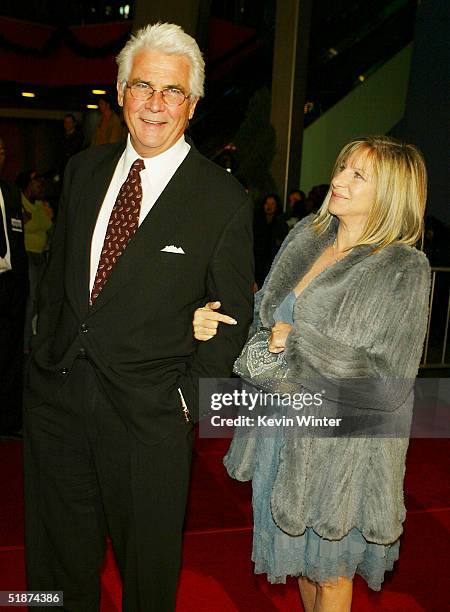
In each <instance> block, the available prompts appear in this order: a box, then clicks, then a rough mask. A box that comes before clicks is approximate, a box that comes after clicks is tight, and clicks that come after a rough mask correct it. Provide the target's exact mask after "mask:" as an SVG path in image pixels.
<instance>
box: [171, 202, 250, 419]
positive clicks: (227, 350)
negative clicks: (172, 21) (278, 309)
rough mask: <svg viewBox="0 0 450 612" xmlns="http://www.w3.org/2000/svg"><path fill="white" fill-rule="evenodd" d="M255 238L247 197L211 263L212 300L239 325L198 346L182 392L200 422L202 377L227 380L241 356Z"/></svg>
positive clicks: (226, 231)
mask: <svg viewBox="0 0 450 612" xmlns="http://www.w3.org/2000/svg"><path fill="white" fill-rule="evenodd" d="M253 278H254V275H253V235H252V212H251V203H250V201H249V200H248V199H247V198H246V199H245V200H244V201H243V203H242V205H241V206H240V207H239V208H238V209H237V211H236V212H235V214H234V215H233V217H232V218H231V219H230V221H229V222H228V223H227V225H226V227H225V228H224V230H223V232H222V235H221V236H220V238H219V240H218V242H217V245H216V248H215V250H214V255H213V258H212V260H211V262H210V264H209V270H208V278H207V290H208V298H209V300H211V301H215V300H219V301H220V302H221V304H222V306H221V311H222V312H225V313H227V314H228V315H230V316H232V317H233V318H234V319H236V321H237V325H223V326H221V329H220V333H218V334H217V336H215V337H214V338H213V339H212V340H210V341H209V342H200V343H199V344H198V346H197V350H196V352H195V355H194V358H193V361H192V362H191V364H190V366H189V372H188V374H187V375H186V376H185V377H183V379H182V380H180V386H181V390H182V392H183V395H184V398H185V400H186V404H187V407H188V409H189V411H190V413H191V418H192V420H193V421H197V420H198V418H199V417H198V404H199V392H198V384H199V379H200V378H227V377H229V376H230V374H231V371H232V367H233V363H234V361H235V359H236V357H237V356H238V355H239V353H240V351H241V349H242V346H243V345H244V342H245V340H246V339H247V334H248V328H249V325H250V323H251V320H252V311H253V292H252V285H253Z"/></svg>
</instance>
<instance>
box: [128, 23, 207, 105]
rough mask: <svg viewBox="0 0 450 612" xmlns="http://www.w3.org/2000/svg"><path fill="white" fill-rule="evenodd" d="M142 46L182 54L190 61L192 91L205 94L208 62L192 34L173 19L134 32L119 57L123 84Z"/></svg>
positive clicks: (195, 95) (167, 52)
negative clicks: (206, 63)
mask: <svg viewBox="0 0 450 612" xmlns="http://www.w3.org/2000/svg"><path fill="white" fill-rule="evenodd" d="M143 49H155V50H157V51H160V52H162V53H166V54H167V55H183V56H184V57H186V58H187V60H188V61H189V64H190V66H191V69H190V71H189V88H190V94H191V95H192V96H193V97H194V98H202V97H203V83H204V80H205V62H204V61H203V57H202V54H201V51H200V49H199V47H198V45H197V42H196V41H195V39H194V38H192V36H189V34H186V32H185V31H184V30H183V29H182V28H181V27H180V26H179V25H176V24H174V23H155V24H153V25H147V26H145V27H144V28H141V29H140V30H138V31H137V32H136V34H133V35H132V36H131V38H130V40H129V41H128V42H127V44H126V45H125V47H124V48H123V49H122V51H121V52H120V53H119V55H118V56H117V58H116V61H117V65H118V67H119V71H118V74H117V79H118V81H119V82H120V83H122V85H123V86H125V81H127V80H128V77H129V76H130V72H131V67H132V65H133V59H134V56H135V55H136V53H138V52H139V51H142V50H143Z"/></svg>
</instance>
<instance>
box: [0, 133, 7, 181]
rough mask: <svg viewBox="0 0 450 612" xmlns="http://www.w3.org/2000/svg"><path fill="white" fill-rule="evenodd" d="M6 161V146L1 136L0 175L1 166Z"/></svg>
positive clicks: (1, 171) (2, 166)
mask: <svg viewBox="0 0 450 612" xmlns="http://www.w3.org/2000/svg"><path fill="white" fill-rule="evenodd" d="M5 162H6V147H5V141H4V140H3V138H0V176H1V175H2V174H3V168H4V166H5Z"/></svg>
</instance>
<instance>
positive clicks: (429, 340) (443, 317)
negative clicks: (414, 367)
mask: <svg viewBox="0 0 450 612" xmlns="http://www.w3.org/2000/svg"><path fill="white" fill-rule="evenodd" d="M449 273H450V268H435V267H433V268H431V292H430V308H429V313H428V323H427V333H426V336H425V346H424V349H423V354H422V362H421V364H420V367H421V368H450V359H449V360H447V361H446V357H447V340H448V331H449V317H450V276H448V274H449ZM438 275H439V276H438ZM447 293H448V296H447V308H446V310H441V311H439V310H438V309H439V308H441V306H442V305H443V301H442V302H441V299H443V298H444V297H445V296H446V295H447ZM433 309H434V312H435V314H436V312H437V315H438V317H437V319H436V318H435V321H434V324H435V329H436V330H437V334H434V335H433V322H432V316H433ZM442 323H443V324H444V325H443V329H444V336H443V338H442V345H441V340H440V338H439V330H440V329H442ZM430 355H431V357H430ZM439 355H440V361H438V360H436V358H439ZM429 359H431V361H430V362H429Z"/></svg>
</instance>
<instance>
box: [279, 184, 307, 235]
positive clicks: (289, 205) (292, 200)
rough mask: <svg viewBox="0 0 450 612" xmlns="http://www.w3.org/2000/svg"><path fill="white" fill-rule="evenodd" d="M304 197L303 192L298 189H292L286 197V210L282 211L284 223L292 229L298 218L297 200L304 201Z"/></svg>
mask: <svg viewBox="0 0 450 612" xmlns="http://www.w3.org/2000/svg"><path fill="white" fill-rule="evenodd" d="M305 198H306V195H305V192H304V191H301V190H300V189H293V190H292V191H291V192H290V193H289V195H288V197H287V202H286V211H285V213H284V218H285V220H286V223H287V224H288V227H289V229H292V228H293V227H294V225H295V224H296V223H297V221H298V218H297V216H296V211H297V213H298V211H299V205H298V202H300V203H302V202H304V200H305ZM291 219H293V221H291Z"/></svg>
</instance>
